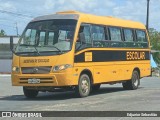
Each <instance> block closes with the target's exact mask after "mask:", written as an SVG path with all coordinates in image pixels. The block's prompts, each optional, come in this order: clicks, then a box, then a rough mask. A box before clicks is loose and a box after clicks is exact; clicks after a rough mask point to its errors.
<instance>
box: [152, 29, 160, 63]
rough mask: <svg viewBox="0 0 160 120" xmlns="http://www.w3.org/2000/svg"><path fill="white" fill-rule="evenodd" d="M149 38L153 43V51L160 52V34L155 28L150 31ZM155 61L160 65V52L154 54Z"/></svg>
mask: <svg viewBox="0 0 160 120" xmlns="http://www.w3.org/2000/svg"><path fill="white" fill-rule="evenodd" d="M149 37H150V41H151V46H152V48H151V49H152V50H156V51H160V32H158V31H157V30H156V29H154V28H150V29H149ZM153 58H154V60H155V61H156V62H157V63H158V64H160V52H155V53H153Z"/></svg>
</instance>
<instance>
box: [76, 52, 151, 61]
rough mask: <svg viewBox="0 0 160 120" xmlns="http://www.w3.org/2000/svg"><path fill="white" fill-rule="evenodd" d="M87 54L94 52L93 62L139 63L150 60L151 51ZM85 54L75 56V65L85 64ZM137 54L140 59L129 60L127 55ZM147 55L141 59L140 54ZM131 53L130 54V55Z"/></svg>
mask: <svg viewBox="0 0 160 120" xmlns="http://www.w3.org/2000/svg"><path fill="white" fill-rule="evenodd" d="M85 52H92V62H112V61H137V60H150V52H149V51H136V50H135V51H113V50H107V51H104V50H90V51H85ZM85 52H83V53H80V54H78V55H75V58H74V61H75V63H79V62H85ZM128 52H130V53H131V54H132V53H133V52H137V53H138V54H139V56H138V58H137V56H136V58H131V59H127V57H131V56H127V53H128ZM142 52H143V53H145V56H144V58H143V59H140V53H142ZM130 53H129V54H130Z"/></svg>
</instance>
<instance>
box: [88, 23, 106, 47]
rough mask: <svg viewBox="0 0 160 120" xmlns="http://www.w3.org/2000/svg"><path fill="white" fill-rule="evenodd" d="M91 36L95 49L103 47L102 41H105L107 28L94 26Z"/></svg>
mask: <svg viewBox="0 0 160 120" xmlns="http://www.w3.org/2000/svg"><path fill="white" fill-rule="evenodd" d="M91 36H92V40H93V45H94V47H103V46H104V45H103V43H102V41H103V40H105V27H103V26H97V25H92V29H91Z"/></svg>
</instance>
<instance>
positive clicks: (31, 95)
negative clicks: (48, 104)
mask: <svg viewBox="0 0 160 120" xmlns="http://www.w3.org/2000/svg"><path fill="white" fill-rule="evenodd" d="M23 93H24V95H25V96H26V97H27V98H35V97H36V96H37V95H38V91H37V90H30V89H27V88H26V87H23Z"/></svg>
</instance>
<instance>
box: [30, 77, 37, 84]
mask: <svg viewBox="0 0 160 120" xmlns="http://www.w3.org/2000/svg"><path fill="white" fill-rule="evenodd" d="M28 83H29V84H39V83H40V79H35V78H33V79H28Z"/></svg>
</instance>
